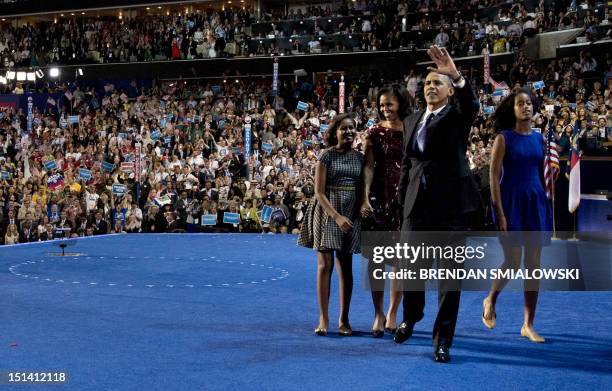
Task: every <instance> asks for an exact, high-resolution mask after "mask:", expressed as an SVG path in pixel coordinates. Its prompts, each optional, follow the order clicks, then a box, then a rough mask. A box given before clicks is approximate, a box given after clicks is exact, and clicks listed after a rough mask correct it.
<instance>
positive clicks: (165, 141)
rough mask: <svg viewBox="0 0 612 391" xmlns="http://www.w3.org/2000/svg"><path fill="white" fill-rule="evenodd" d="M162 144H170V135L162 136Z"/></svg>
mask: <svg viewBox="0 0 612 391" xmlns="http://www.w3.org/2000/svg"><path fill="white" fill-rule="evenodd" d="M164 144H167V145H169V144H172V136H166V137H164Z"/></svg>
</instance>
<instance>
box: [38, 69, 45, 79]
mask: <svg viewBox="0 0 612 391" xmlns="http://www.w3.org/2000/svg"><path fill="white" fill-rule="evenodd" d="M36 76H37V77H38V78H39V79H42V78H43V77H45V74H44V73H43V71H42V70H40V69H39V70H37V71H36Z"/></svg>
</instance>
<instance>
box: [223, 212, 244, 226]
mask: <svg viewBox="0 0 612 391" xmlns="http://www.w3.org/2000/svg"><path fill="white" fill-rule="evenodd" d="M223 222H224V223H227V224H239V223H240V213H231V212H224V213H223Z"/></svg>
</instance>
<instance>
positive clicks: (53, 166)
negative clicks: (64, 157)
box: [45, 160, 57, 171]
mask: <svg viewBox="0 0 612 391" xmlns="http://www.w3.org/2000/svg"><path fill="white" fill-rule="evenodd" d="M45 170H47V171H51V170H57V163H56V162H55V160H49V161H48V162H45Z"/></svg>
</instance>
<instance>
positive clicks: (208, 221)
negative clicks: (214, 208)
mask: <svg viewBox="0 0 612 391" xmlns="http://www.w3.org/2000/svg"><path fill="white" fill-rule="evenodd" d="M202 225H217V215H202Z"/></svg>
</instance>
